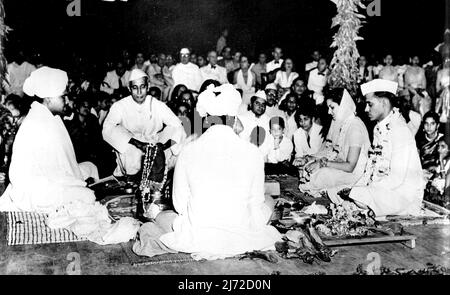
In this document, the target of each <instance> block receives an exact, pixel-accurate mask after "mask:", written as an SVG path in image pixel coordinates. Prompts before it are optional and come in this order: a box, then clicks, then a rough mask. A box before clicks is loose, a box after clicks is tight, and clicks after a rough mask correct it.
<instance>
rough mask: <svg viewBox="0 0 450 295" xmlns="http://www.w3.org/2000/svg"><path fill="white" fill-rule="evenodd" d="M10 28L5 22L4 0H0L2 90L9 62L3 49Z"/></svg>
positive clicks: (0, 75) (0, 74) (0, 71)
mask: <svg viewBox="0 0 450 295" xmlns="http://www.w3.org/2000/svg"><path fill="white" fill-rule="evenodd" d="M10 30H11V28H10V27H8V26H7V25H6V24H5V8H4V6H3V0H0V90H1V89H3V86H4V83H3V81H6V80H5V77H6V67H7V64H6V58H5V56H4V55H3V50H4V48H5V41H6V36H7V34H8V32H9V31H10Z"/></svg>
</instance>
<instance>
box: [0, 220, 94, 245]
mask: <svg viewBox="0 0 450 295" xmlns="http://www.w3.org/2000/svg"><path fill="white" fill-rule="evenodd" d="M46 217H47V215H46V214H39V213H32V212H8V213H7V224H8V227H7V228H8V232H7V241H8V246H15V245H38V244H52V243H67V242H79V241H85V240H86V239H84V238H78V237H77V236H76V235H75V234H74V233H72V232H71V231H69V230H67V229H51V228H49V227H48V226H47V224H46Z"/></svg>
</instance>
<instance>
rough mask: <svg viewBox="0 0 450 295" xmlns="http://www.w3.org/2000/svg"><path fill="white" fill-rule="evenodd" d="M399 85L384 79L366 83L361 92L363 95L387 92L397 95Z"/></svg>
mask: <svg viewBox="0 0 450 295" xmlns="http://www.w3.org/2000/svg"><path fill="white" fill-rule="evenodd" d="M397 88H398V83H396V82H393V81H389V80H384V79H375V80H372V81H370V82H367V83H364V84H362V85H361V92H362V94H363V95H366V94H369V93H374V92H380V91H386V92H390V93H392V94H394V95H395V94H397Z"/></svg>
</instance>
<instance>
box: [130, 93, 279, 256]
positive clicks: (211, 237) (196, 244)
mask: <svg viewBox="0 0 450 295" xmlns="http://www.w3.org/2000/svg"><path fill="white" fill-rule="evenodd" d="M240 104H241V98H240V95H239V93H238V92H237V90H235V89H234V87H233V86H232V85H231V84H224V85H221V86H219V87H215V88H214V87H209V88H208V89H207V90H205V91H204V92H202V93H201V94H200V95H199V99H198V104H197V110H198V111H199V114H200V115H201V116H203V117H207V118H206V121H207V122H208V123H206V124H208V125H209V126H210V127H209V128H208V129H207V131H206V132H205V133H203V134H202V135H201V136H200V138H198V139H197V140H195V141H193V142H191V143H189V144H187V145H186V146H185V147H184V149H183V150H182V151H181V153H180V155H179V157H178V161H177V164H176V167H175V174H174V184H173V204H174V208H175V210H176V212H174V211H163V212H161V213H159V215H157V216H156V218H155V221H154V222H148V223H145V224H144V225H143V226H142V227H141V228H140V230H139V240H138V241H137V242H136V243H135V244H134V246H133V251H134V252H135V253H137V254H138V255H144V256H155V255H159V254H164V253H175V252H185V253H191V254H192V256H193V257H194V259H220V258H225V257H231V256H235V255H238V254H242V253H245V252H247V251H253V250H271V249H272V250H273V249H274V244H275V242H277V241H279V240H280V239H281V235H280V234H279V233H278V231H277V230H276V229H275V228H274V227H272V226H269V225H267V224H268V221H269V219H270V216H271V214H272V208H273V199H272V200H270V199H271V197H268V198H267V199H265V196H264V159H263V155H262V154H261V153H260V152H258V148H257V147H256V146H254V145H252V144H251V143H250V142H247V141H245V140H242V139H241V138H239V136H238V133H239V132H240V131H242V126H241V125H240V123H239V120H238V119H236V115H237V112H238V108H239V105H240ZM224 123H225V124H224ZM205 179H207V181H205Z"/></svg>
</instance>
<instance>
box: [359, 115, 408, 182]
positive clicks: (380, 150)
mask: <svg viewBox="0 0 450 295" xmlns="http://www.w3.org/2000/svg"><path fill="white" fill-rule="evenodd" d="M385 120H386V124H377V126H376V127H375V130H374V134H373V144H372V147H371V148H370V149H369V159H368V160H367V166H366V170H365V172H364V176H363V179H364V184H365V185H369V184H370V183H372V182H378V181H380V180H381V179H383V178H385V177H386V176H388V175H389V173H390V170H391V167H390V164H391V155H392V150H391V142H390V138H391V136H390V133H391V124H392V123H393V121H394V120H403V119H402V116H401V114H400V112H399V110H398V109H397V108H394V109H393V110H392V111H391V113H390V114H389V115H388V117H387V118H386V119H385Z"/></svg>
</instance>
